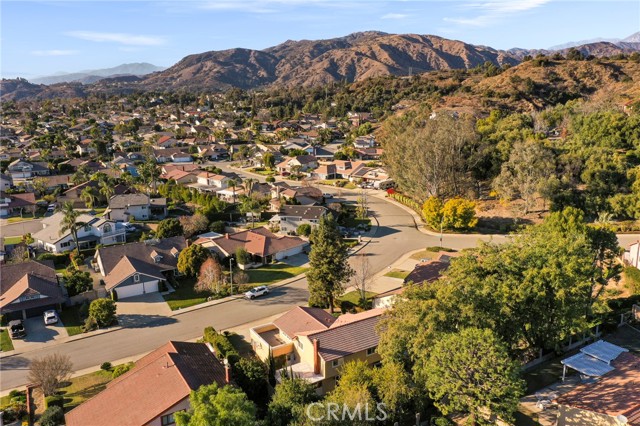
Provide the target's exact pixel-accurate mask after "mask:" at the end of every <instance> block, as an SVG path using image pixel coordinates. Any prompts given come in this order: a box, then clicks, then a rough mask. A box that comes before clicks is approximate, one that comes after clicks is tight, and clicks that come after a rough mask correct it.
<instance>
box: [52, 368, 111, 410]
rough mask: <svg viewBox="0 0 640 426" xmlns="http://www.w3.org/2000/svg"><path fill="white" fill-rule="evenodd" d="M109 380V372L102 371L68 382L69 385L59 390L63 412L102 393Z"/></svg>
mask: <svg viewBox="0 0 640 426" xmlns="http://www.w3.org/2000/svg"><path fill="white" fill-rule="evenodd" d="M111 380H112V376H111V372H110V371H103V370H99V371H96V372H93V373H89V374H85V375H84V376H78V377H74V378H73V379H71V380H69V384H68V385H67V386H65V387H63V388H60V390H59V391H60V393H61V394H62V395H63V396H64V408H65V411H69V410H71V409H72V408H75V407H77V406H78V405H80V404H82V403H83V402H85V401H86V400H88V399H89V398H92V397H94V396H96V395H97V394H98V393H100V392H102V391H103V390H104V389H105V388H106V387H107V383H109V382H110V381H111Z"/></svg>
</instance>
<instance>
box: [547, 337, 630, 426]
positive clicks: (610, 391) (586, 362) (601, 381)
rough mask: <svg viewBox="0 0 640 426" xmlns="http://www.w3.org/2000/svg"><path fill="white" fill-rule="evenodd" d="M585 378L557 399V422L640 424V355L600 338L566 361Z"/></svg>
mask: <svg viewBox="0 0 640 426" xmlns="http://www.w3.org/2000/svg"><path fill="white" fill-rule="evenodd" d="M562 363H563V364H564V365H565V368H566V367H567V366H568V367H570V368H575V369H576V370H578V371H579V372H580V373H581V374H582V376H583V377H584V378H585V379H584V380H583V383H581V384H580V385H578V386H576V387H575V388H573V389H572V390H571V391H569V392H567V393H565V394H563V395H561V396H560V397H558V398H557V399H556V403H557V405H558V419H557V422H556V425H557V426H573V425H592V426H622V425H628V426H633V425H635V426H638V425H640V357H639V356H637V355H635V354H632V353H630V352H628V351H627V350H626V349H624V348H621V347H619V346H616V345H613V344H611V343H609V342H606V341H603V340H600V341H598V342H595V343H592V344H591V345H588V346H586V347H584V348H582V349H581V351H580V352H579V353H578V354H576V355H573V356H571V357H569V358H567V359H565V360H563V361H562Z"/></svg>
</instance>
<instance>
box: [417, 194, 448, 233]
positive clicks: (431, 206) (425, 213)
mask: <svg viewBox="0 0 640 426" xmlns="http://www.w3.org/2000/svg"><path fill="white" fill-rule="evenodd" d="M442 207H443V205H442V200H440V198H438V197H429V199H428V200H427V201H425V202H424V204H423V205H422V217H423V218H424V221H425V222H426V223H427V225H429V227H431V228H433V229H439V228H440V226H441V225H442V219H443V218H442Z"/></svg>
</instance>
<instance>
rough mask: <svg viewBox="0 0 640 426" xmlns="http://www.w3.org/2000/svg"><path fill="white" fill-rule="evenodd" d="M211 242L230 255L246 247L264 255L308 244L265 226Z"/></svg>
mask: <svg viewBox="0 0 640 426" xmlns="http://www.w3.org/2000/svg"><path fill="white" fill-rule="evenodd" d="M211 242H212V244H214V245H216V246H218V247H219V248H220V249H222V250H223V251H224V252H225V253H227V254H228V255H230V254H233V253H235V251H236V249H237V248H238V247H244V249H245V250H247V251H248V252H249V253H251V254H254V255H258V256H262V257H264V256H269V255H272V254H276V253H279V252H281V251H284V250H288V249H292V248H294V247H298V246H301V245H304V244H307V242H306V241H305V240H303V239H302V238H298V237H290V236H278V235H275V234H274V233H272V232H271V231H269V230H268V229H267V228H265V227H260V228H255V229H250V230H247V231H240V232H236V233H235V234H228V235H225V236H224V238H216V239H215V240H212V241H211Z"/></svg>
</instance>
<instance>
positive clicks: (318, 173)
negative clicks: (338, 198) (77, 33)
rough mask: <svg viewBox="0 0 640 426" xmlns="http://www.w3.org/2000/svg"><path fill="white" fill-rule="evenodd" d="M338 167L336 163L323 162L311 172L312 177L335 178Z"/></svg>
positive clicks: (321, 178)
mask: <svg viewBox="0 0 640 426" xmlns="http://www.w3.org/2000/svg"><path fill="white" fill-rule="evenodd" d="M337 172H338V169H337V167H336V165H335V164H322V165H320V166H318V168H317V169H315V170H314V171H313V172H312V173H311V177H312V178H316V179H320V180H329V179H335V178H336V177H337Z"/></svg>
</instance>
